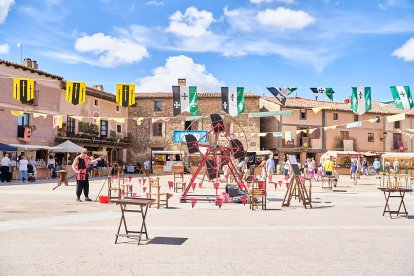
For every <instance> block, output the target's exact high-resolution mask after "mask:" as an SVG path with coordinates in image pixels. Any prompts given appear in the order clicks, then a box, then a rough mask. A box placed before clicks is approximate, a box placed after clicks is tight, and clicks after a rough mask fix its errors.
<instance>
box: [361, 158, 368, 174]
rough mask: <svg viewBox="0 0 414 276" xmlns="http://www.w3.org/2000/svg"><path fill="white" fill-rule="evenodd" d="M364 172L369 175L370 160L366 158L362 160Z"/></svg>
mask: <svg viewBox="0 0 414 276" xmlns="http://www.w3.org/2000/svg"><path fill="white" fill-rule="evenodd" d="M362 172H363V174H364V175H365V176H367V175H368V161H367V159H366V158H364V160H363V161H362Z"/></svg>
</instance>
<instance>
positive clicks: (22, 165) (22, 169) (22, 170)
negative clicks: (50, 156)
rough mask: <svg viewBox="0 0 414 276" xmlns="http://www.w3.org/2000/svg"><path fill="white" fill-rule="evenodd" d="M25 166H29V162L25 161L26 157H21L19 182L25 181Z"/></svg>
mask: <svg viewBox="0 0 414 276" xmlns="http://www.w3.org/2000/svg"><path fill="white" fill-rule="evenodd" d="M27 164H29V161H27V159H26V156H24V155H23V156H22V157H21V159H20V161H19V171H20V182H26V181H27Z"/></svg>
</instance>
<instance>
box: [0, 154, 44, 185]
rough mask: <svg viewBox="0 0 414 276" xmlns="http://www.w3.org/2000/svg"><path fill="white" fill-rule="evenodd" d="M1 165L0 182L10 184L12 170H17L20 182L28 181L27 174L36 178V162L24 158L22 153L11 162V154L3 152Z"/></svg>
mask: <svg viewBox="0 0 414 276" xmlns="http://www.w3.org/2000/svg"><path fill="white" fill-rule="evenodd" d="M0 165H1V170H0V173H1V177H0V179H1V182H11V178H12V173H13V169H14V168H16V167H17V168H19V179H20V182H22V183H23V182H27V181H29V174H31V175H33V177H35V176H36V160H35V159H34V158H30V159H29V160H28V159H27V158H26V155H25V154H24V153H22V154H21V155H20V156H19V157H18V158H17V160H13V159H12V156H11V154H9V153H6V152H3V158H2V159H1V161H0Z"/></svg>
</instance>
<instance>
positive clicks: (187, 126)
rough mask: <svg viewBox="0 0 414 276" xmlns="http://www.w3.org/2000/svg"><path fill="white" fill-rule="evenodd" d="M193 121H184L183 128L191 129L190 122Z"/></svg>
mask: <svg viewBox="0 0 414 276" xmlns="http://www.w3.org/2000/svg"><path fill="white" fill-rule="evenodd" d="M192 122H193V121H185V123H184V129H185V130H187V129H188V130H191V123H192Z"/></svg>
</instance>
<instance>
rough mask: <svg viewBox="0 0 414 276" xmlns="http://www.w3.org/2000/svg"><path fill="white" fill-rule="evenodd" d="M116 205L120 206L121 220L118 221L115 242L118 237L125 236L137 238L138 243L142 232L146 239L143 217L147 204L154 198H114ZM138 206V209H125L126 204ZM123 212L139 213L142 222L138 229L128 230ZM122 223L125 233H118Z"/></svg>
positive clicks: (146, 232) (152, 201) (146, 233)
mask: <svg viewBox="0 0 414 276" xmlns="http://www.w3.org/2000/svg"><path fill="white" fill-rule="evenodd" d="M113 202H115V203H116V204H117V205H119V206H120V207H121V220H120V221H119V227H118V232H117V233H116V234H115V237H116V238H115V244H116V243H117V242H118V237H127V238H138V245H139V244H140V242H141V236H142V234H145V237H146V239H147V240H148V231H147V226H146V224H145V218H146V216H147V211H148V206H149V205H151V204H152V203H154V202H155V199H143V198H124V199H119V200H114V201H113ZM128 205H131V206H139V209H138V210H137V209H127V206H128ZM125 212H129V213H141V217H142V223H141V229H140V231H131V230H128V227H127V223H126V219H125ZM122 224H124V228H125V234H120V231H121V226H122Z"/></svg>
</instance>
